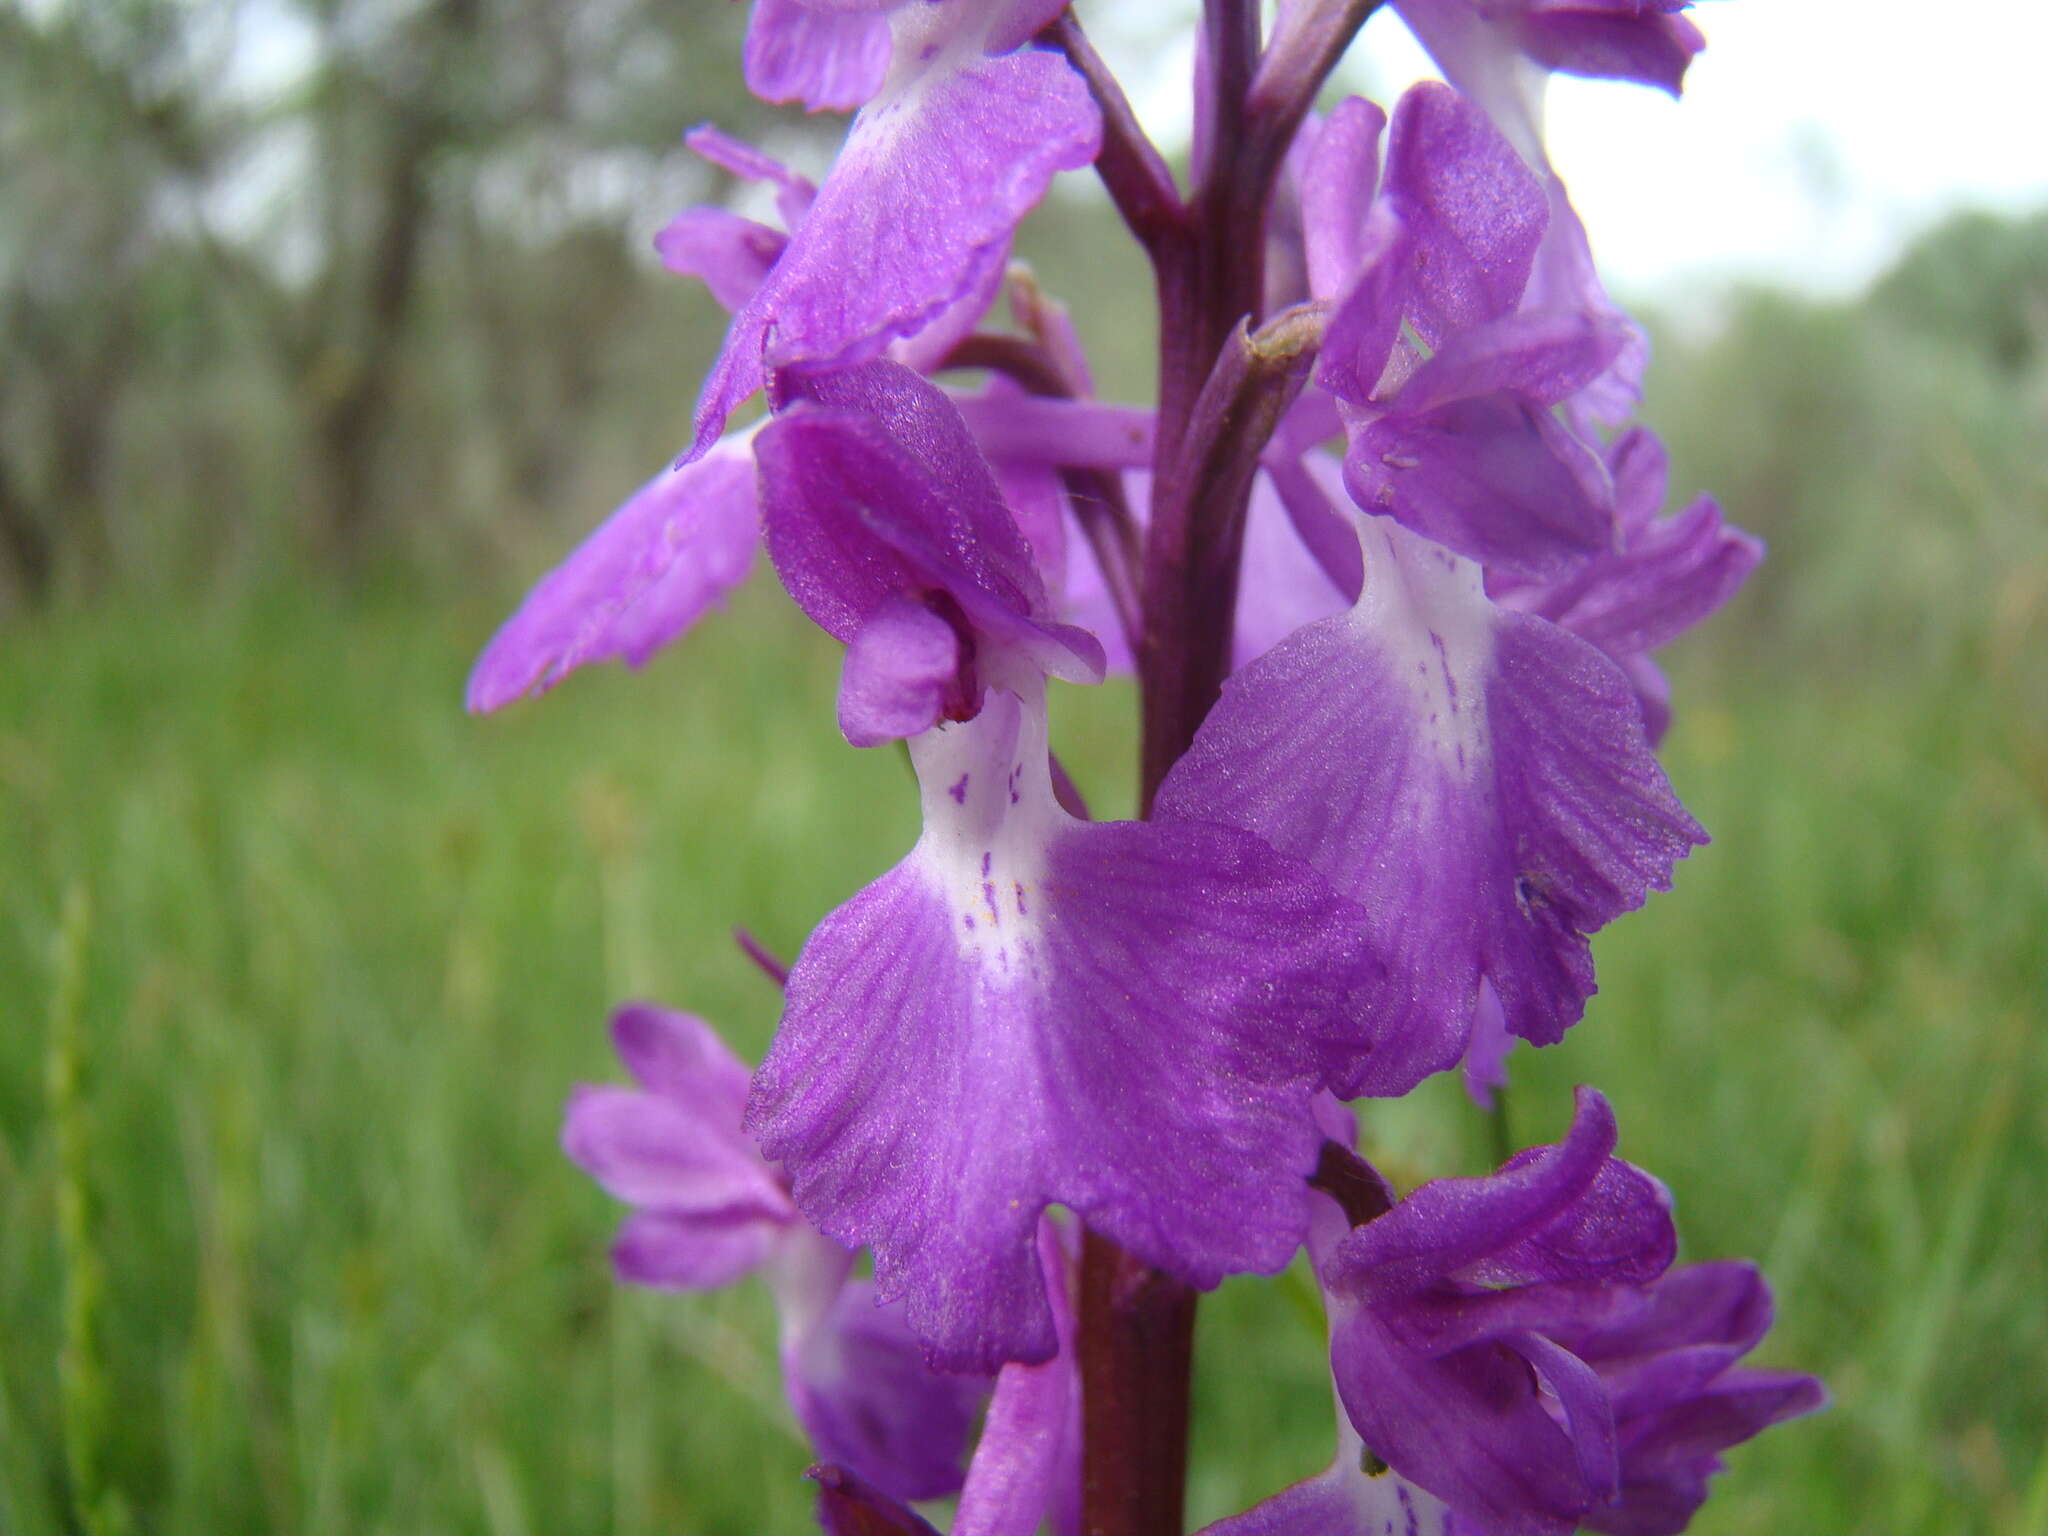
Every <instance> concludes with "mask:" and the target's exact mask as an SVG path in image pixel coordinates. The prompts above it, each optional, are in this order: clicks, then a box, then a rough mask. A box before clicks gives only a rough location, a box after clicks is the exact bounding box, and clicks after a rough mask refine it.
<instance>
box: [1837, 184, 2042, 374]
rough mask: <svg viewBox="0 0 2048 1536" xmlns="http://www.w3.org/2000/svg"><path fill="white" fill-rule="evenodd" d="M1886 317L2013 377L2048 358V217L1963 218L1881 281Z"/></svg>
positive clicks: (1876, 296)
mask: <svg viewBox="0 0 2048 1536" xmlns="http://www.w3.org/2000/svg"><path fill="white" fill-rule="evenodd" d="M1871 299H1872V302H1873V304H1874V305H1875V307H1876V309H1877V310H1878V312H1879V313H1881V314H1883V315H1885V316H1887V317H1888V318H1891V319H1894V320H1896V321H1898V322H1899V323H1901V324H1903V325H1906V326H1909V327H1911V328H1913V329H1914V330H1917V331H1919V332H1921V333H1923V334H1925V335H1928V336H1931V337H1935V338H1938V339H1940V340H1942V341H1944V342H1946V343H1948V344H1950V345H1952V346H1958V347H1963V348H1967V349H1970V350H1973V351H1975V352H1976V353H1977V354H1978V355H1979V356H1981V357H1984V358H1986V359H1988V360H1989V361H1990V362H1991V363H1993V364H1994V365H1995V366H1997V367H1998V368H2000V369H2002V370H2004V371H2005V372H2007V373H2020V372H2023V371H2025V370H2026V369H2027V368H2028V367H2030V366H2031V365H2032V364H2033V363H2034V362H2035V361H2036V360H2037V359H2039V358H2040V357H2042V356H2043V354H2044V353H2048V213H2037V214H2035V215H2033V216H2032V217H2031V218H2023V219H2012V218H2000V217H1998V216H1997V215H1995V214H1989V213H1959V214H1956V215H1954V216H1953V217H1951V218H1950V219H1948V220H1946V221H1945V222H1943V223H1942V224H1940V225H1938V226H1936V227H1935V228H1934V229H1933V230H1931V231H1929V232H1928V233H1927V234H1925V235H1923V236H1922V237H1921V238H1920V239H1919V240H1917V241H1916V242H1914V244H1913V246H1912V248H1911V249H1910V250H1909V251H1907V253H1906V254H1905V255H1904V256H1903V257H1902V258H1900V260H1899V261H1898V263H1897V264H1896V265H1895V266H1893V267H1892V269H1891V270H1890V271H1889V272H1887V273H1886V274H1885V275H1884V277H1883V278H1881V279H1880V280H1879V281H1878V284H1877V286H1876V288H1875V289H1873V290H1872V293H1871Z"/></svg>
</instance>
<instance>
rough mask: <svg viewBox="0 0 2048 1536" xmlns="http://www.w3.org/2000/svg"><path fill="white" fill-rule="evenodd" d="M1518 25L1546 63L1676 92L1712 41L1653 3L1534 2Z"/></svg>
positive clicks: (1528, 47) (1527, 45) (1534, 54)
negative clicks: (1610, 5) (1614, 5)
mask: <svg viewBox="0 0 2048 1536" xmlns="http://www.w3.org/2000/svg"><path fill="white" fill-rule="evenodd" d="M1516 30H1517V34H1518V36H1519V37H1520V40H1521V43H1522V47H1523V50H1524V51H1525V52H1527V54H1528V55H1529V57H1530V58H1532V59H1534V60H1535V61H1536V62H1537V63H1539V64H1541V65H1543V66H1544V67H1545V68H1546V69H1555V70H1562V71H1563V72H1564V73H1565V74H1568V75H1586V76H1590V77H1591V78H1594V79H1605V80H1634V81H1637V82H1639V83H1641V84H1643V85H1654V86H1656V87H1658V88H1659V89H1660V90H1665V91H1669V92H1670V93H1671V94H1672V95H1673V96H1676V95H1678V94H1679V92H1680V91H1681V90H1683V89H1684V87H1685V71H1686V68H1687V66H1688V65H1690V64H1691V63H1692V61H1693V56H1694V55H1695V54H1697V53H1698V52H1699V51H1700V50H1701V49H1702V48H1704V47H1706V45H1707V40H1706V38H1705V37H1704V36H1703V35H1702V34H1701V32H1700V29H1699V28H1698V27H1696V26H1694V25H1693V24H1692V23H1691V22H1690V21H1687V20H1686V19H1685V18H1684V17H1683V16H1679V15H1675V14H1670V13H1663V12H1659V11H1657V10H1655V9H1653V8H1652V7H1650V6H1642V7H1640V8H1637V7H1630V8H1628V9H1625V10H1624V9H1620V8H1607V7H1601V6H1565V5H1559V6H1535V7H1532V8H1531V10H1530V14H1528V15H1527V16H1525V17H1523V18H1522V20H1521V23H1520V25H1519V26H1518V28H1517V29H1516Z"/></svg>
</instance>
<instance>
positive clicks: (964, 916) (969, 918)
mask: <svg viewBox="0 0 2048 1536" xmlns="http://www.w3.org/2000/svg"><path fill="white" fill-rule="evenodd" d="M960 921H961V922H963V923H965V924H966V925H967V926H968V927H970V928H972V927H973V926H974V914H973V913H972V912H962V913H961V914H960Z"/></svg>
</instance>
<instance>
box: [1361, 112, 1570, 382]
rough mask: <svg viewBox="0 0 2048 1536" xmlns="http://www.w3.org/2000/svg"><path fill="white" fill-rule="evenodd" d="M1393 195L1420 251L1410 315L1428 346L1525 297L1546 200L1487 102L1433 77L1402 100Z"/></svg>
mask: <svg viewBox="0 0 2048 1536" xmlns="http://www.w3.org/2000/svg"><path fill="white" fill-rule="evenodd" d="M1386 197H1387V200H1388V202H1389V204H1390V205H1391V206H1392V207H1393V209H1394V211H1395V213H1396V214H1398V215H1399V217H1400V220H1401V224H1402V227H1403V229H1404V231H1405V232H1406V236H1407V239H1408V240H1409V241H1410V242H1412V249H1413V251H1414V253H1415V254H1414V258H1413V263H1412V275H1411V278H1410V283H1409V291H1408V302H1407V311H1408V318H1409V319H1410V320H1411V321H1412V322H1413V323H1414V325H1415V329H1416V331H1417V333H1418V334H1419V335H1420V336H1421V337H1422V340H1423V341H1424V342H1425V343H1426V344H1428V345H1429V346H1431V347H1437V346H1441V345H1442V344H1443V342H1444V340H1445V338H1447V337H1448V336H1450V335H1451V334H1453V333H1454V332H1456V331H1458V330H1461V329H1463V328H1464V327H1466V326H1469V325H1477V324H1479V323H1480V322H1482V321H1486V320H1492V319H1496V318H1498V317H1499V316H1501V315H1504V314H1507V313H1508V312H1509V311H1510V310H1512V309H1514V308H1515V307H1516V305H1517V304H1518V303H1519V302H1520V301H1521V297H1522V290H1523V289H1524V288H1525V287H1526V286H1527V285H1528V281H1529V272H1530V269H1531V266H1532V265H1533V263H1534V261H1535V258H1536V247H1537V242H1538V241H1539V240H1541V239H1542V237H1543V229H1544V225H1545V223H1546V222H1547V221H1548V219H1549V217H1550V213H1549V207H1548V202H1547V200H1546V198H1545V196H1544V193H1543V188H1542V186H1541V185H1540V184H1539V183H1538V182H1537V180H1536V178H1535V176H1534V175H1533V174H1532V173H1531V172H1530V170H1529V168H1528V166H1526V165H1524V164H1523V163H1522V160H1521V158H1520V157H1519V156H1518V155H1517V154H1516V153H1515V151H1514V149H1513V147H1512V146H1510V145H1509V143H1508V141H1507V140H1506V139H1505V138H1503V137H1502V136H1501V134H1500V131H1499V130H1498V129H1496V128H1495V127H1494V126H1493V124H1492V123H1491V122H1490V121H1488V119H1487V116H1486V113H1485V111H1484V110H1483V109H1482V108H1480V107H1478V106H1476V105H1474V104H1473V103H1472V102H1470V101H1467V100H1466V99H1465V98H1464V97H1463V96H1461V95H1459V94H1458V93H1457V92H1456V91H1454V90H1452V89H1451V88H1450V87H1449V86H1447V85H1438V84H1435V83H1430V82H1425V83H1424V84H1421V85H1418V86H1414V87H1412V88H1411V89H1410V90H1409V91H1408V92H1407V93H1406V94H1405V95H1404V96H1402V98H1401V100H1400V102H1399V104H1398V105H1397V106H1396V107H1395V109H1394V127H1393V133H1392V135H1391V137H1390V139H1389V142H1388V148H1387V167H1386Z"/></svg>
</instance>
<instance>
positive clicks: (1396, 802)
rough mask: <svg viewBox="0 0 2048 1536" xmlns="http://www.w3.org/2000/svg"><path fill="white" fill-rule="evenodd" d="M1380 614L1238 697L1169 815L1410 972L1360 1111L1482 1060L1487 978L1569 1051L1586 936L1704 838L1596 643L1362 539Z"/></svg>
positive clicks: (1388, 535)
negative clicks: (1310, 886) (1267, 869)
mask: <svg viewBox="0 0 2048 1536" xmlns="http://www.w3.org/2000/svg"><path fill="white" fill-rule="evenodd" d="M1360 526H1361V529H1362V531H1363V543H1364V545H1365V550H1366V572H1367V574H1366V580H1365V587H1364V590H1363V592H1362V593H1361V594H1360V597H1359V601H1358V603H1357V605H1356V606H1355V607H1354V608H1353V609H1352V610H1351V611H1350V612H1349V613H1346V614H1343V615H1340V616H1338V617H1337V618H1333V619H1327V620H1324V621H1323V622H1322V623H1320V624H1315V625H1311V626H1310V627H1309V628H1307V629H1305V630H1302V631H1300V632H1299V633H1297V634H1296V635H1294V636H1292V637H1291V638H1289V639H1288V640H1285V641H1283V642H1282V643H1281V644H1279V645H1278V646H1275V647H1274V648H1273V650H1271V651H1269V652H1268V653H1267V654H1266V655H1265V656H1264V657H1262V658H1260V659H1259V660H1258V661H1257V662H1255V663H1253V664H1252V665H1251V666H1249V667H1247V668H1245V669H1244V670H1243V671H1241V672H1239V673H1238V674H1237V675H1236V676H1235V677H1233V678H1232V679H1231V680H1230V681H1229V682H1228V683H1227V684H1226V685H1225V687H1224V690H1223V696H1222V698H1221V700H1220V701H1219V702H1218V703H1217V705H1216V706H1215V708H1214V709H1212V710H1211V712H1210V714H1209V717H1208V719H1207V720H1206V721H1204V723H1203V725H1202V728H1201V730H1200V731H1199V732H1198V733H1197V734H1196V737H1195V741H1194V745H1193V746H1192V747H1191V748H1190V749H1189V751H1188V753H1187V755H1186V756H1185V757H1183V758H1182V760H1181V761H1180V763H1179V764H1177V765H1176V766H1175V768H1174V770H1173V772H1172V773H1171V774H1169V775H1168V777H1167V780H1166V783H1165V785H1164V786H1163V787H1162V789H1161V792H1160V796H1159V808H1160V814H1162V815H1164V816H1169V817H1176V818H1188V819H1196V818H1200V819H1208V820H1221V821H1227V822H1229V823H1231V824H1232V825H1235V826H1241V827H1244V828H1246V829H1248V830H1250V831H1253V832H1256V833H1257V834H1259V836H1260V837H1262V838H1263V839H1264V840H1265V841H1266V842H1268V843H1270V844H1271V845H1272V846H1273V847H1275V848H1277V849H1279V850H1280V851H1281V852H1283V853H1291V854H1294V855H1296V856H1297V857H1300V858H1303V859H1306V860H1307V861H1308V862H1309V863H1311V864H1313V865H1315V866H1316V867H1317V868H1318V869H1319V870H1321V871H1322V872H1323V873H1324V874H1325V875H1327V876H1328V877H1329V878H1330V880H1331V882H1332V884H1334V885H1335V886H1336V887H1337V889H1338V890H1339V891H1341V892H1342V893H1343V894H1345V895H1347V896H1349V897H1351V898H1352V899H1353V900H1354V901H1356V902H1357V903H1358V904H1359V907H1360V909H1361V911H1362V913H1363V921H1364V923H1365V925H1366V931H1367V935H1368V938H1369V941H1370V943H1371V944H1372V947H1373V949H1374V950H1375V952H1377V953H1379V954H1382V955H1384V956H1385V957H1386V958H1387V959H1388V961H1389V964H1390V965H1391V967H1392V970H1391V975H1392V981H1391V983H1390V985H1389V987H1388V988H1387V989H1386V991H1385V992H1384V993H1383V994H1381V995H1379V996H1377V997H1362V996H1361V997H1360V998H1358V999H1356V1001H1357V1003H1358V1004H1360V1005H1361V1006H1362V1008H1363V1009H1364V1010H1365V1011H1364V1015H1363V1016H1362V1017H1360V1018H1358V1019H1357V1020H1355V1021H1354V1023H1353V1034H1352V1036H1351V1042H1352V1043H1351V1051H1350V1056H1349V1059H1348V1060H1347V1061H1345V1062H1342V1063H1337V1064H1333V1073H1334V1078H1333V1086H1334V1087H1335V1088H1336V1089H1337V1091H1338V1092H1339V1093H1340V1094H1343V1095H1345V1096H1347V1097H1348V1096H1351V1095H1353V1094H1356V1093H1376V1094H1395V1093H1403V1092H1406V1091H1407V1090H1408V1089H1409V1088H1412V1087H1413V1086H1414V1085H1415V1083H1416V1082H1418V1081H1420V1080H1421V1078H1422V1077H1424V1076H1427V1075H1428V1074H1429V1073H1431V1072H1435V1071H1440V1070H1443V1069H1444V1068H1446V1067H1449V1066H1451V1065H1454V1064H1455V1063H1456V1062H1457V1060H1458V1059H1459V1057H1460V1056H1462V1055H1463V1053H1464V1050H1465V1045H1466V1041H1467V1038H1468V1035H1469V1031H1470V1024H1471V1019H1472V1014H1473V1010H1474V1008H1475V1006H1476V1003H1477V999H1478V989H1479V982H1480V978H1481V977H1482V976H1484V977H1486V978H1487V979H1489V980H1491V982H1492V983H1493V986H1494V989H1495V991H1496V992H1497V993H1498V994H1499V997H1500V1001H1501V1006H1502V1010H1503V1013H1504V1016H1505V1018H1506V1020H1507V1025H1508V1028H1509V1030H1510V1031H1511V1032H1512V1033H1514V1034H1516V1035H1519V1036H1521V1037H1522V1038H1524V1039H1528V1040H1532V1041H1535V1042H1537V1043H1539V1044H1549V1043H1551V1042H1552V1041H1555V1040H1557V1039H1558V1038H1560V1037H1561V1036H1562V1035H1563V1033H1564V1030H1565V1029H1566V1027H1567V1026H1569V1025H1570V1024H1571V1023H1573V1022H1575V1021H1576V1020H1577V1018H1578V1017H1579V1015H1580V1014H1581V1012H1582V1011H1583V1010H1584V1006H1585V1000H1586V998H1587V997H1588V996H1589V995H1590V994H1591V992H1592V990H1593V974H1592V959H1591V952H1590V949H1589V946H1588V944H1587V939H1586V936H1587V935H1588V934H1590V933H1592V932H1594V931H1595V930H1597V929H1598V928H1600V927H1601V926H1603V925H1604V924H1605V923H1607V922H1608V921H1610V920H1611V919H1612V918H1614V917H1616V916H1618V915H1619V914H1620V913H1622V912H1623V911H1626V910H1628V909H1629V908H1632V907H1634V906H1636V905H1639V904H1640V903H1641V901H1642V900H1643V898H1644V896H1645V894H1646V893H1647V891H1648V890H1649V889H1650V888H1651V887H1652V886H1656V887H1662V886H1665V885H1668V883H1669V880H1670V870H1671V866H1672V863H1673V862H1674V861H1675V860H1676V859H1677V858H1678V857H1679V856H1681V855H1682V854H1683V853H1685V852H1686V851H1687V850H1688V849H1689V848H1690V847H1691V846H1693V845H1694V844H1695V843H1697V842H1700V841H1703V840H1704V833H1702V832H1701V831H1700V830H1699V828H1698V826H1697V824H1695V823H1694V822H1693V820H1692V819H1691V818H1690V817H1689V816H1687V815H1686V814H1685V811H1684V808H1683V807H1682V806H1680V805H1679V804H1678V802H1677V800H1676V798H1675V797H1674V796H1673V795H1672V793H1671V790H1670V786H1669V784H1668V783H1667V782H1666V780H1665V778H1664V775H1663V772H1662V770H1661V769H1660V768H1658V766H1657V763H1656V760H1655V758H1654V757H1653V756H1652V755H1651V753H1650V750H1649V746H1648V743H1647V742H1646V741H1645V740H1644V739H1643V734H1642V723H1641V719H1640V716H1639V714H1638V711H1637V707H1636V703H1635V700H1634V698H1633V697H1632V695H1631V694H1630V692H1629V688H1628V683H1627V680H1626V679H1625V678H1624V677H1623V676H1622V675H1621V673H1620V672H1619V671H1618V670H1617V669H1616V668H1615V666H1614V664H1613V663H1612V662H1610V661H1608V660H1607V659H1606V658H1605V657H1603V656H1601V654H1600V653H1599V652H1598V651H1596V650H1594V649H1593V648H1592V647H1591V646H1589V645H1587V644H1585V643H1584V642H1583V641H1580V640H1577V639H1575V638H1574V637H1572V636H1571V635H1569V634H1567V633H1566V632H1565V631H1563V630H1560V629H1558V628H1556V627H1555V626H1552V625H1548V624H1545V623H1543V621H1541V620H1538V619H1534V618H1531V617H1529V616H1528V615H1524V614H1517V613H1511V612H1507V611H1504V610H1500V609H1497V608H1495V607H1494V605H1492V604H1491V603H1489V602H1488V601H1487V600H1486V597H1485V595H1484V593H1483V591H1482V590H1481V585H1480V571H1479V567H1478V566H1476V565H1474V564H1472V563H1471V562H1469V561H1465V560H1461V559H1459V558H1457V557H1456V556H1454V555H1452V554H1451V553H1449V552H1448V551H1446V550H1443V549H1441V548H1439V547H1437V546H1435V545H1432V544H1430V543H1428V542H1426V541H1424V540H1422V539H1419V538H1417V537H1415V536H1414V535H1413V534H1410V533H1408V532H1407V531H1406V530H1404V529H1402V528H1401V527H1400V526H1399V525H1398V524H1395V523H1392V522H1389V521H1387V520H1384V519H1365V520H1362V521H1361V524H1360Z"/></svg>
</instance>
